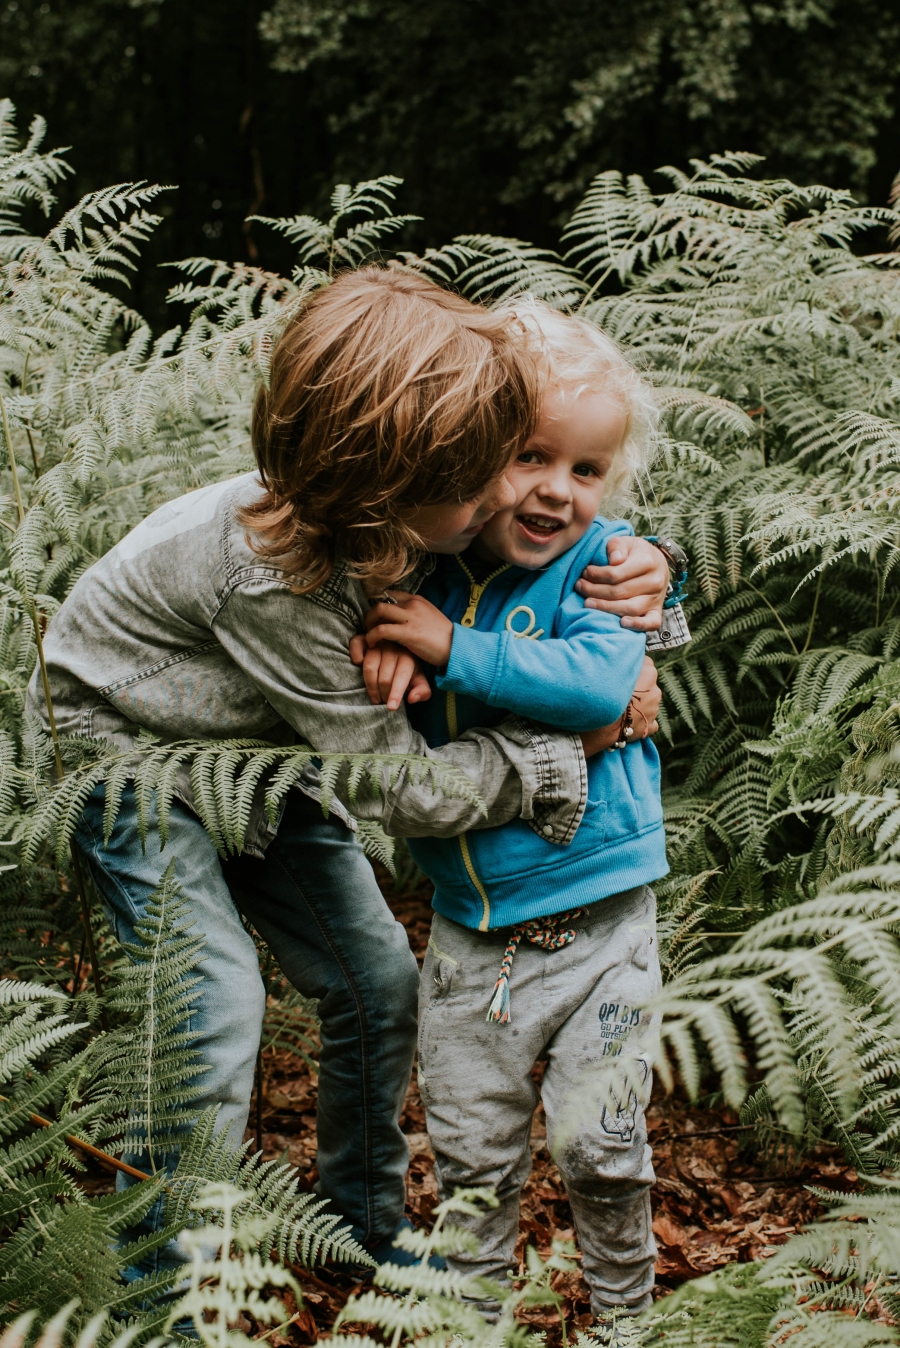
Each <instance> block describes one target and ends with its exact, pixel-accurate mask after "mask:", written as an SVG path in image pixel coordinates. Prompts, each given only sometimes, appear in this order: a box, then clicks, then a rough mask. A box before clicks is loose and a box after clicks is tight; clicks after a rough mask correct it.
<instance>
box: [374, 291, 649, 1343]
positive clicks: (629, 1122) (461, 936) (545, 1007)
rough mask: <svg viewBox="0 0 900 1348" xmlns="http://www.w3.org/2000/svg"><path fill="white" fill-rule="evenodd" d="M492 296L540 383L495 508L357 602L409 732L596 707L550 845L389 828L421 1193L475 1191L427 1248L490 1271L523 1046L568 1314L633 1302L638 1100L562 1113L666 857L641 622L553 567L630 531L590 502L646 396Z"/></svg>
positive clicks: (522, 1107)
mask: <svg viewBox="0 0 900 1348" xmlns="http://www.w3.org/2000/svg"><path fill="white" fill-rule="evenodd" d="M515 307H516V308H517V309H518V311H519V315H518V316H519V318H520V320H521V322H522V323H523V325H524V327H525V328H526V331H527V332H528V333H529V335H530V340H531V343H532V345H533V347H534V348H535V350H536V354H537V356H538V358H539V360H540V361H541V362H542V364H543V366H544V375H545V379H546V386H547V393H546V396H545V401H544V405H543V410H542V414H541V418H540V421H539V424H538V427H537V430H536V432H535V434H534V435H533V436H532V438H531V439H530V440H528V442H527V443H526V445H525V448H524V449H523V450H522V451H521V452H520V453H519V455H518V458H517V460H516V461H515V463H514V464H513V467H512V468H511V469H510V470H508V472H507V478H508V480H509V481H511V482H512V484H513V486H514V487H515V489H516V502H515V504H514V505H513V506H511V507H509V508H508V509H505V510H501V511H499V512H498V513H497V514H495V515H494V516H493V517H492V518H491V519H490V520H488V522H487V523H486V524H485V525H484V526H483V528H482V529H481V531H480V533H479V535H478V537H477V539H476V542H475V543H474V544H473V546H472V547H471V548H470V549H469V550H467V552H466V553H465V555H464V557H459V556H456V557H449V556H448V557H439V558H437V565H436V569H435V571H434V573H433V574H432V576H431V578H430V579H429V580H428V581H427V582H426V584H425V586H424V588H423V591H422V593H421V594H420V595H417V596H416V595H406V594H403V593H401V592H399V591H392V592H391V598H392V602H390V603H380V604H378V605H376V606H375V608H374V609H373V611H372V612H371V613H370V614H369V615H368V619H367V625H368V626H369V633H368V638H367V639H368V642H369V643H370V646H372V647H374V648H377V646H378V643H380V642H382V641H388V640H392V641H394V642H398V643H400V644H401V645H403V646H405V647H406V648H407V650H409V651H411V652H412V653H413V654H414V655H416V656H418V657H419V658H420V659H422V660H424V661H427V662H428V664H429V665H430V666H432V671H431V682H432V685H433V689H434V691H433V692H432V694H431V696H430V698H428V700H424V701H423V700H422V699H421V695H420V697H419V698H418V699H417V701H416V705H415V706H414V707H412V708H411V709H410V716H411V718H412V719H414V720H415V722H416V724H417V725H418V727H419V728H420V729H421V731H422V733H423V734H424V735H425V737H426V739H427V740H428V742H429V744H431V745H433V746H437V745H441V744H446V743H448V742H450V741H453V740H455V739H456V738H457V737H458V736H459V735H460V734H462V733H463V732H464V731H466V730H467V729H469V728H470V727H471V726H475V725H481V726H487V725H490V724H492V723H496V722H498V721H499V720H500V719H501V718H502V717H503V716H505V715H507V714H508V713H509V712H510V711H513V712H516V713H519V714H521V715H523V716H527V717H531V718H534V719H538V720H540V721H544V722H547V723H549V724H551V725H553V726H556V727H560V728H562V729H568V730H571V731H574V732H578V731H582V730H586V729H587V728H588V727H591V726H597V725H609V724H612V723H614V722H617V721H618V722H620V733H619V735H618V737H617V738H618V743H619V747H618V748H617V749H613V750H611V751H609V752H606V753H602V754H599V755H598V756H597V757H595V758H594V759H592V760H590V761H589V762H588V763H587V774H588V792H587V794H588V804H587V808H586V810H585V813H584V816H583V818H582V820H581V822H580V824H579V826H578V827H577V829H573V830H572V832H571V835H570V836H569V837H568V838H567V839H566V840H565V843H564V844H563V845H561V844H560V843H559V842H554V841H551V840H549V839H548V838H545V837H542V836H541V835H540V832H538V831H535V830H534V829H533V828H532V826H531V825H529V823H527V822H526V821H524V820H521V819H517V820H514V821H512V822H511V823H509V824H506V825H504V826H502V827H499V828H486V829H482V830H477V831H471V832H468V833H465V834H462V835H461V836H460V837H458V838H418V839H414V840H412V841H411V842H410V850H411V851H412V854H413V856H414V857H415V859H416V861H417V862H418V863H419V865H420V866H421V867H422V868H423V870H424V871H425V872H426V873H427V874H428V876H429V877H430V878H431V879H432V880H433V882H434V885H435V894H434V908H435V909H436V913H435V917H434V921H433V926H432V931H431V939H430V941H429V951H428V956H427V959H426V961H425V967H424V969H423V976H422V983H421V993H420V1003H419V1009H420V1022H419V1081H420V1087H421V1091H422V1099H423V1101H424V1103H425V1107H426V1112H427V1123H428V1131H429V1135H430V1137H431V1141H432V1145H433V1147H434V1153H435V1160H436V1171H437V1178H438V1184H439V1190H440V1193H441V1196H442V1197H444V1196H446V1195H447V1194H450V1193H452V1192H453V1190H454V1189H455V1188H457V1187H460V1186H470V1185H487V1186H490V1187H491V1188H493V1189H494V1190H495V1192H496V1195H497V1198H498V1199H499V1207H497V1208H495V1209H490V1210H488V1211H487V1212H486V1213H484V1214H483V1215H482V1216H481V1217H479V1218H478V1219H470V1220H469V1221H468V1223H467V1224H469V1225H470V1227H471V1229H472V1230H473V1231H474V1233H475V1235H476V1237H477V1239H478V1242H479V1251H478V1254H477V1255H475V1256H472V1255H469V1254H462V1255H460V1256H459V1257H458V1258H455V1259H451V1260H450V1261H449V1262H450V1264H451V1266H452V1267H454V1268H456V1269H458V1270H460V1271H465V1272H468V1273H471V1274H480V1275H483V1276H486V1277H489V1278H493V1279H503V1278H504V1277H505V1276H506V1273H507V1270H509V1269H510V1268H511V1267H512V1263H513V1254H514V1248H515V1243H516V1236H517V1231H518V1214H519V1195H520V1191H521V1188H522V1185H523V1183H524V1182H525V1180H526V1178H527V1177H528V1174H529V1171H530V1169H531V1153H530V1147H529V1134H530V1129H531V1120H532V1115H533V1113H534V1109H535V1105H536V1103H537V1090H536V1087H535V1085H534V1082H533V1080H532V1068H533V1066H534V1064H535V1062H536V1061H539V1060H546V1064H547V1065H546V1070H545V1073H544V1077H543V1086H542V1094H543V1102H544V1108H545V1111H546V1116H547V1131H548V1141H549V1145H550V1147H551V1149H552V1150H553V1151H554V1154H555V1155H556V1158H557V1160H558V1163H559V1168H560V1172H561V1174H562V1177H563V1180H564V1182H565V1185H566V1188H567V1191H568V1194H569V1199H570V1202H571V1205H572V1212H573V1215H574V1219H575V1226H576V1230H577V1233H578V1237H579V1240H580V1244H581V1249H582V1253H583V1261H584V1263H583V1267H584V1275H585V1278H586V1280H587V1282H588V1285H589V1287H590V1289H591V1308H592V1311H593V1312H594V1314H595V1315H600V1314H602V1313H603V1312H605V1311H607V1310H608V1309H609V1308H611V1307H619V1308H622V1309H625V1310H627V1311H631V1312H638V1311H640V1310H643V1309H644V1308H645V1307H646V1306H647V1305H649V1302H650V1289H651V1287H652V1286H653V1266H654V1262H655V1256H656V1246H655V1244H654V1240H653V1235H652V1232H651V1228H650V1200H649V1186H650V1185H651V1184H652V1182H653V1179H654V1174H653V1168H652V1165H651V1152H650V1147H649V1146H648V1143H647V1129H646V1124H645V1120H644V1114H643V1109H642V1106H641V1104H640V1103H639V1102H638V1101H637V1100H636V1099H635V1098H634V1097H633V1096H632V1098H631V1099H630V1100H628V1101H626V1102H625V1103H624V1104H623V1105H622V1106H621V1107H620V1108H619V1109H618V1110H617V1111H611V1110H609V1109H606V1108H604V1109H603V1110H602V1112H600V1111H598V1112H597V1115H596V1117H595V1118H593V1120H592V1121H590V1122H585V1121H584V1120H580V1121H579V1120H578V1119H577V1117H575V1116H574V1115H573V1114H572V1110H571V1106H572V1105H573V1103H574V1096H573V1092H577V1090H578V1086H579V1079H580V1078H582V1077H583V1074H584V1073H585V1071H586V1069H588V1068H589V1067H590V1065H591V1064H592V1063H595V1062H596V1061H597V1060H598V1059H599V1058H601V1057H603V1056H604V1055H606V1054H608V1053H615V1052H617V1050H618V1047H619V1045H620V1041H621V1039H622V1037H623V1036H624V1035H625V1034H626V1033H627V1031H628V1030H629V1029H630V1028H632V1027H633V1026H635V1025H637V1024H638V1023H639V1022H640V1018H641V1015H642V1014H643V1013H642V1012H641V1011H640V1010H639V1008H640V1006H641V1005H642V1004H643V1003H644V1002H646V1001H647V999H648V998H649V997H651V996H652V995H653V994H654V993H655V992H656V991H657V990H658V986H659V981H660V975H659V962H658V958H657V948H656V934H655V909H656V901H655V897H654V894H653V891H652V890H651V889H650V888H649V884H650V882H651V881H654V880H656V879H658V878H659V877H660V876H663V875H665V874H666V872H667V870H668V866H667V863H666V854H665V839H664V833H663V822H662V808H661V804H660V794H659V758H658V755H657V752H656V749H655V747H654V745H653V744H652V742H651V741H650V740H649V739H648V738H646V736H647V734H648V733H652V731H653V730H654V729H656V724H655V721H653V719H652V715H653V713H652V711H651V710H649V707H648V714H647V715H645V714H644V712H643V711H642V708H641V700H640V698H641V689H642V686H643V688H644V690H645V691H646V689H647V688H648V687H649V686H650V684H652V682H653V678H652V665H651V664H650V662H649V661H647V660H645V653H644V648H645V637H644V635H643V634H642V633H639V632H636V631H629V630H627V629H626V628H624V627H623V626H622V625H621V624H620V622H619V619H618V618H617V617H615V616H612V615H610V614H606V613H601V612H598V611H597V609H596V608H592V607H588V606H586V604H585V601H584V600H583V599H582V598H581V597H580V595H579V594H578V592H577V590H576V583H577V581H578V578H579V576H580V575H581V573H582V571H583V569H584V567H585V566H586V565H590V564H598V565H605V564H606V562H607V545H608V543H609V541H610V540H611V539H612V538H614V537H616V536H620V535H622V534H627V533H631V529H630V527H629V526H628V525H627V524H625V523H623V522H622V521H618V522H615V523H609V522H608V521H607V520H605V519H597V518H596V516H597V512H598V510H599V508H600V505H601V502H602V501H603V500H604V499H605V498H609V497H610V496H611V495H613V494H615V493H617V492H621V489H623V488H627V487H628V486H629V485H630V482H631V480H632V478H633V476H634V474H635V472H636V470H637V469H638V468H640V467H641V466H642V463H643V461H644V460H645V458H646V457H647V452H648V449H649V446H650V444H651V441H652V431H653V408H652V402H651V399H650V395H649V390H648V389H647V387H646V386H645V384H644V383H643V381H642V380H641V379H640V377H639V376H638V375H637V373H636V372H635V371H634V370H633V369H632V368H631V366H630V365H628V364H627V362H626V361H625V359H624V357H623V356H622V355H621V353H620V352H619V351H618V349H617V348H616V346H615V344H614V343H613V342H612V341H610V340H609V339H608V338H607V337H605V336H604V335H603V334H602V333H601V332H599V331H598V330H597V329H596V328H595V327H593V326H592V325H591V324H589V323H586V322H583V321H581V320H579V319H575V318H569V317H565V316H563V315H561V314H558V313H556V312H554V311H553V310H550V309H548V308H545V307H544V306H541V305H538V304H534V303H525V302H521V303H519V304H517V305H516V306H515ZM429 600H430V601H431V602H429ZM370 665H371V662H370ZM645 666H646V667H647V668H646V670H645ZM644 1070H645V1076H647V1077H648V1076H649V1066H648V1065H647V1064H644ZM647 1086H648V1088H649V1082H647ZM563 1125H566V1126H567V1129H566V1136H565V1137H564V1138H562V1140H561V1142H560V1138H561V1136H562V1129H563ZM573 1129H574V1131H573ZM482 1305H483V1309H484V1310H485V1312H486V1313H487V1314H488V1315H489V1317H490V1316H491V1315H493V1314H495V1313H496V1310H497V1307H496V1304H495V1303H494V1304H491V1303H482Z"/></svg>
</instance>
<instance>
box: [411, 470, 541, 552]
mask: <svg viewBox="0 0 900 1348" xmlns="http://www.w3.org/2000/svg"><path fill="white" fill-rule="evenodd" d="M508 478H509V473H508V471H507V473H505V474H503V473H501V474H500V475H499V477H495V478H492V479H491V481H490V482H489V483H488V484H487V486H486V487H485V489H484V491H483V492H482V493H481V495H480V496H476V497H475V499H474V501H465V502H464V503H463V504H462V505H460V504H458V503H456V502H450V503H448V504H445V505H427V506H420V507H419V509H418V510H414V511H410V512H409V514H408V515H407V516H406V519H407V521H408V523H409V524H410V525H411V526H412V527H413V529H415V531H416V533H417V534H418V535H419V537H420V538H421V539H422V542H423V543H424V544H425V547H426V548H427V549H428V551H429V552H445V553H446V552H450V553H454V552H464V551H465V549H466V548H467V547H468V546H469V544H470V543H471V542H473V540H474V539H475V538H477V537H478V535H479V534H480V533H481V531H482V529H483V528H484V525H485V522H486V521H487V520H489V519H490V518H491V516H492V515H494V514H496V512H497V511H498V510H505V509H507V508H508V507H509V506H511V505H512V504H513V503H514V501H515V499H516V492H515V488H514V487H513V486H512V484H511V483H510V482H509V480H508Z"/></svg>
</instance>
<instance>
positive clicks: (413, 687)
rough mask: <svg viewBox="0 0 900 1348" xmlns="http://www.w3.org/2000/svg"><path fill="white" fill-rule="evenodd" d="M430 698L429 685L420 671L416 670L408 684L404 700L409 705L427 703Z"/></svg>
mask: <svg viewBox="0 0 900 1348" xmlns="http://www.w3.org/2000/svg"><path fill="white" fill-rule="evenodd" d="M430 697H431V684H430V683H429V682H428V680H427V679H426V677H425V675H424V674H423V673H422V671H421V670H420V669H417V670H416V672H415V674H414V675H413V676H412V679H411V680H410V684H409V691H408V692H407V694H406V700H407V702H409V703H416V702H427V701H428V699H429V698H430Z"/></svg>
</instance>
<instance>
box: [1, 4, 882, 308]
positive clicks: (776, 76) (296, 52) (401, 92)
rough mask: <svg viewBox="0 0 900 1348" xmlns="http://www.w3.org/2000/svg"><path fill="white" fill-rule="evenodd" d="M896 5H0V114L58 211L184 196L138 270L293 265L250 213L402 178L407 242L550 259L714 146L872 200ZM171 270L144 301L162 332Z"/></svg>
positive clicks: (301, 207) (323, 205)
mask: <svg viewBox="0 0 900 1348" xmlns="http://www.w3.org/2000/svg"><path fill="white" fill-rule="evenodd" d="M898 84H900V0H774V2H773V3H770V4H752V3H744V2H743V0H684V2H683V3H681V2H679V0H630V2H629V3H623V0H552V3H548V0H336V2H333V0H275V3H274V5H273V4H272V3H271V0H269V4H268V6H267V4H266V0H43V2H41V0H0V96H8V97H11V98H12V99H13V100H14V102H15V103H16V104H17V106H18V109H19V120H20V125H23V126H24V125H25V124H27V122H28V120H29V119H30V118H31V116H32V115H33V114H35V113H42V114H43V115H45V116H46V117H47V119H48V121H49V124H50V132H49V141H48V143H50V144H53V145H71V146H72V155H71V159H72V160H73V162H74V164H75V165H76V167H77V170H78V178H77V185H76V184H75V183H71V184H70V186H69V188H68V195H67V191H66V189H65V188H64V189H63V192H62V197H63V201H64V204H68V201H69V200H70V199H74V198H75V197H76V196H78V195H80V194H81V193H83V192H85V191H87V190H89V189H91V188H97V187H101V186H104V185H106V184H108V183H109V182H111V181H113V180H115V179H122V180H124V179H135V178H146V179H149V180H151V181H156V182H165V183H171V184H173V185H174V186H175V187H176V188H177V190H176V191H174V192H173V193H171V195H169V196H168V197H167V199H166V200H165V204H164V205H163V207H162V210H163V212H164V213H165V222H164V225H163V227H162V228H161V229H160V230H159V231H158V232H157V234H156V236H155V238H154V240H153V242H152V244H151V246H150V250H149V256H148V261H150V262H157V263H161V262H163V261H164V260H169V259H173V258H179V257H185V256H195V255H204V256H211V257H222V258H227V259H229V260H232V259H237V258H245V259H247V260H252V261H259V262H261V263H263V264H265V265H270V266H275V267H281V268H285V267H288V266H289V261H290V255H289V252H288V250H287V248H286V247H285V245H284V244H283V243H282V242H280V241H279V240H278V238H277V237H276V236H274V235H273V234H272V233H271V232H270V231H268V230H267V229H266V228H265V227H264V226H262V225H259V224H254V225H247V224H245V217H246V216H247V215H248V214H252V213H254V212H261V213H263V214H266V215H276V216H277V215H289V214H294V213H297V212H300V211H307V210H309V211H313V212H315V213H317V214H323V213H325V214H327V198H328V192H329V190H330V188H331V186H332V184H333V183H334V182H335V181H345V180H349V181H356V180H358V179H360V178H368V177H374V176H375V175H376V174H380V173H396V174H399V175H401V176H402V177H403V178H405V180H406V181H405V185H404V187H403V188H402V189H401V191H400V197H399V202H400V208H401V209H402V210H404V211H409V212H414V213H416V214H419V215H421V216H423V217H424V220H423V223H422V224H421V225H419V226H411V227H410V232H409V240H408V242H409V246H411V247H414V248H417V249H418V248H422V247H424V246H426V245H428V244H430V243H432V242H437V241H438V240H440V241H444V240H446V239H447V238H448V237H449V236H450V235H452V234H455V233H460V232H489V233H498V234H506V235H514V236H518V237H522V238H526V239H529V240H532V241H534V242H536V243H547V244H553V243H555V242H556V238H557V228H558V224H559V222H560V220H562V219H564V218H565V217H566V216H567V214H568V213H569V211H570V209H571V207H572V206H573V204H574V203H575V202H576V201H577V200H578V199H579V197H580V194H581V193H582V191H583V189H584V187H585V184H586V183H587V182H588V181H589V179H590V178H591V177H592V176H593V174H594V173H596V172H598V171H600V170H602V169H606V168H621V169H622V170H624V171H626V172H639V173H650V172H652V170H653V169H654V168H655V167H657V166H659V165H660V164H665V163H669V162H672V163H677V164H679V165H684V164H685V162H686V160H687V159H688V158H689V157H690V156H694V155H699V156H703V155H706V154H708V153H710V152H712V151H718V150H725V149H746V150H754V151H757V152H759V153H762V154H765V155H766V156H767V159H768V164H767V168H766V174H767V176H773V175H777V174H782V173H783V174H785V175H788V176H790V177H793V178H794V179H795V180H797V181H799V182H801V183H809V182H812V181H822V182H826V183H831V184H835V185H838V184H839V185H842V186H846V185H848V184H849V185H850V186H851V187H852V188H853V190H854V191H855V192H856V193H857V194H858V195H859V196H860V198H861V199H864V200H868V201H874V202H881V201H884V200H885V198H886V197H887V195H888V193H889V191H890V186H891V182H892V179H893V177H894V174H895V173H896V171H897V169H898V168H900V143H898V141H900V138H898V130H900V121H898ZM170 276H171V274H168V275H167V274H166V273H165V272H164V271H156V270H154V269H153V268H152V267H144V268H142V270H141V273H140V276H139V278H138V279H137V281H136V283H135V286H136V295H135V299H136V302H137V305H138V307H139V308H140V309H142V310H143V312H144V313H146V314H147V316H148V317H150V318H151V319H152V320H153V321H154V322H156V323H158V324H160V325H162V324H164V323H165V321H166V317H165V314H164V310H163V297H164V294H165V290H166V288H167V285H168V284H169V281H170Z"/></svg>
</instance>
